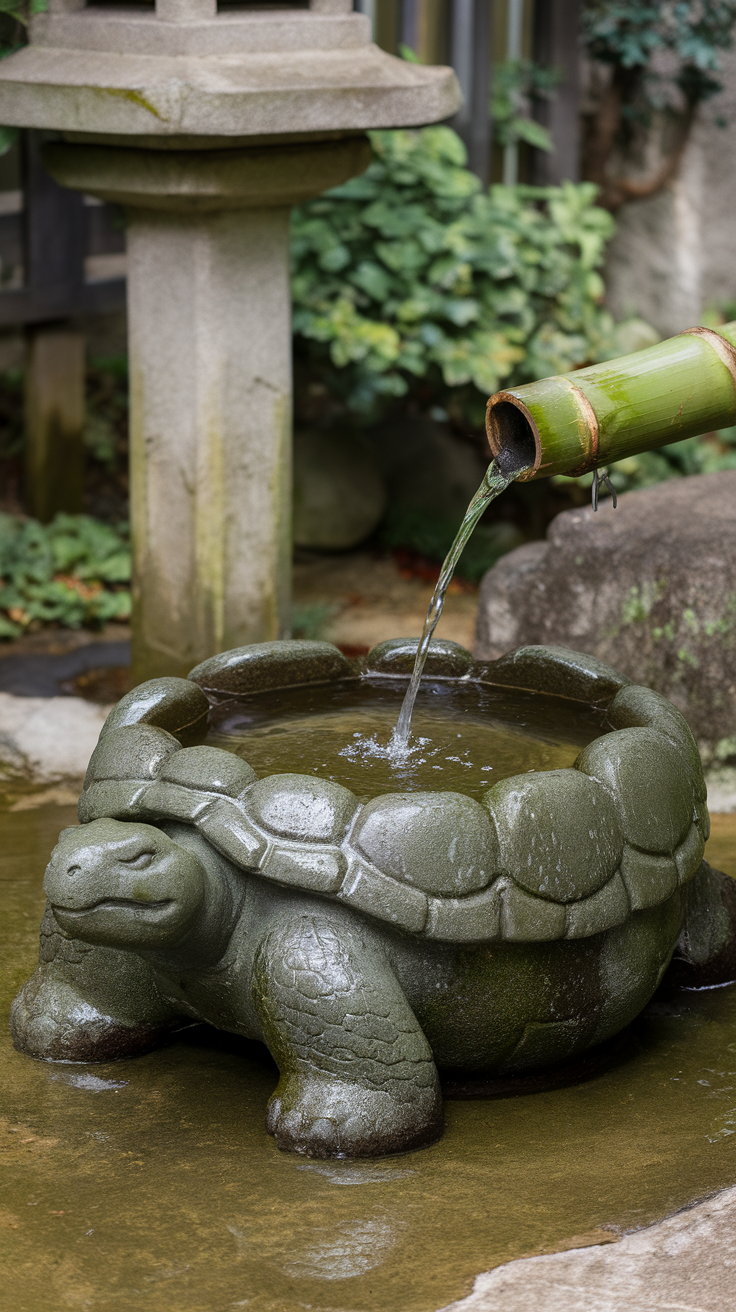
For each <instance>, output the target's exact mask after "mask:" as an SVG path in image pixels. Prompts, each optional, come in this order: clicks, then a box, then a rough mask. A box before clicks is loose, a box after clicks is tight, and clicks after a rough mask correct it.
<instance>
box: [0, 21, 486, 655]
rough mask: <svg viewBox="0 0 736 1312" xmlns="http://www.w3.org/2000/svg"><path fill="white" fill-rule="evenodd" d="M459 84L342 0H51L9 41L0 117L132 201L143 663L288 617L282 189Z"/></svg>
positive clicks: (90, 182)
mask: <svg viewBox="0 0 736 1312" xmlns="http://www.w3.org/2000/svg"><path fill="white" fill-rule="evenodd" d="M459 103H460V97H459V92H458V88H457V83H456V80H455V77H454V74H453V72H452V70H451V69H449V68H431V67H424V66H421V65H418V64H413V63H409V62H405V61H403V60H399V59H395V58H393V57H392V56H390V55H388V54H386V53H385V52H383V51H382V50H380V49H379V48H378V47H377V46H375V45H374V44H372V43H371V41H370V34H369V25H368V20H367V18H365V17H364V16H363V15H361V14H356V13H352V12H351V7H350V0H311V4H310V5H309V6H307V5H304V4H301V5H297V4H295V5H293V6H292V5H288V4H284V5H279V6H275V5H274V6H265V5H264V6H263V7H256V6H255V5H252V4H246V5H243V6H242V7H235V6H232V5H230V4H228V5H227V7H223V8H222V9H221V10H219V12H218V9H217V7H216V3H215V0H156V5H155V8H154V7H153V5H151V7H150V9H149V8H143V7H141V8H132V7H131V8H123V7H122V6H119V5H117V4H108V5H106V6H105V7H88V8H83V7H82V6H81V5H80V4H79V3H78V0H50V4H49V10H48V12H47V13H44V14H40V15H38V16H37V17H36V18H35V19H34V20H33V24H32V28H31V40H30V44H29V45H28V46H27V47H26V48H24V49H23V50H21V51H19V52H18V53H17V54H15V55H12V56H11V57H10V58H8V59H5V60H3V61H2V63H0V123H4V124H9V125H18V126H22V127H31V128H46V129H54V130H55V131H56V132H57V133H58V134H59V139H58V140H54V141H52V142H50V143H49V145H48V146H47V147H46V153H45V162H46V166H47V168H48V169H49V171H50V172H51V173H52V175H53V176H54V177H55V178H56V179H57V181H59V182H61V183H63V184H64V185H66V186H68V187H72V188H75V189H77V190H80V191H83V192H86V193H88V194H91V195H93V196H98V197H100V198H102V199H104V200H109V201H115V202H118V203H120V204H122V205H124V206H125V208H126V212H127V221H128V229H127V232H128V318H129V360H130V402H131V484H130V486H131V519H132V531H133V561H134V563H133V591H134V609H133V634H134V637H133V667H134V675H135V678H136V679H137V680H138V679H144V678H150V677H153V676H155V675H160V674H183V673H186V671H187V670H188V669H190V668H191V666H192V665H194V664H196V663H197V662H198V661H200V660H202V659H204V658H205V657H207V656H209V655H211V654H212V653H213V652H216V651H220V650H223V649H226V648H230V647H236V646H239V645H241V644H243V643H247V642H254V641H259V640H262V639H269V638H275V637H279V636H283V635H285V634H288V631H289V610H290V515H291V492H290V488H291V331H290V298H289V283H288V228H289V209H290V206H292V205H294V204H296V203H299V202H301V201H304V200H306V199H308V198H309V197H311V196H315V195H318V194H319V193H320V192H322V191H324V190H325V189H326V188H328V187H332V186H335V185H337V184H338V183H340V182H343V181H345V180H346V179H347V178H349V177H351V176H352V175H354V174H356V173H359V172H361V171H362V169H364V168H365V166H366V164H367V163H368V160H369V148H368V143H367V139H366V136H365V131H366V129H368V128H377V127H398V126H411V125H419V124H423V123H430V122H436V121H438V120H441V119H444V118H447V117H448V116H449V115H451V114H453V113H454V112H455V111H456V110H457V108H458V106H459Z"/></svg>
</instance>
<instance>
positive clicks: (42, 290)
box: [23, 132, 86, 523]
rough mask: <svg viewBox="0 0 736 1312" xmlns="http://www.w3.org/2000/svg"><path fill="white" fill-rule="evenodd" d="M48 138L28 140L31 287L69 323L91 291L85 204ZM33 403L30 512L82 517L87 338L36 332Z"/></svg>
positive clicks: (31, 347) (49, 329) (43, 329)
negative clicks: (49, 155) (59, 177)
mask: <svg viewBox="0 0 736 1312" xmlns="http://www.w3.org/2000/svg"><path fill="white" fill-rule="evenodd" d="M41 138H42V134H41V133H38V132H26V133H25V134H24V151H23V172H24V200H25V209H24V229H25V231H24V248H25V250H24V256H25V282H26V287H27V289H28V291H29V293H30V296H31V297H33V296H34V295H36V296H39V297H40V296H43V297H44V299H45V301H46V303H47V304H48V305H49V308H50V310H51V313H52V314H54V307H55V306H57V305H58V307H59V310H58V313H59V317H60V318H61V316H62V315H64V314H65V313H68V312H69V310H68V307H69V306H70V305H74V304H75V302H78V301H79V300H81V298H82V295H83V290H84V248H85V237H86V230H85V215H84V199H83V197H82V196H80V195H79V194H77V193H76V192H72V191H67V190H66V188H64V187H60V186H59V184H58V182H54V180H53V178H52V177H50V175H49V174H48V173H47V172H46V170H45V168H44V167H43V164H42V163H41ZM49 317H51V316H49ZM54 317H55V315H54ZM25 403H26V462H25V463H26V496H25V500H26V506H27V508H28V511H29V513H30V514H31V515H34V516H35V517H36V518H37V519H40V520H41V521H42V522H43V523H47V522H48V521H49V520H51V519H53V517H54V515H55V514H56V513H57V511H59V510H66V511H69V512H70V513H72V514H74V513H78V512H79V511H81V509H82V506H83V495H84V487H83V478H84V337H83V336H82V334H81V333H79V332H75V331H74V330H73V329H71V328H69V327H68V326H66V325H64V324H63V323H56V324H54V323H52V324H49V323H45V324H44V323H43V322H42V323H39V324H36V325H34V326H33V327H32V328H29V330H28V349H27V355H26V376H25Z"/></svg>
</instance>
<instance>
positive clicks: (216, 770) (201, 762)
mask: <svg viewBox="0 0 736 1312" xmlns="http://www.w3.org/2000/svg"><path fill="white" fill-rule="evenodd" d="M159 778H160V779H165V780H170V781H171V783H173V784H183V785H184V787H188V788H196V789H204V790H205V791H206V792H208V793H225V794H226V796H228V797H238V796H239V795H240V794H241V793H242V791H243V789H244V788H247V787H248V785H249V784H252V783H254V782H255V778H256V772H255V770H254V769H252V767H251V766H250V765H248V763H247V761H243V760H241V758H240V757H239V756H235V755H234V754H233V752H223V751H222V749H221V748H219V747H187V748H185V749H184V751H182V752H176V754H175V755H174V756H173V757H171V759H170V760H167V761H166V762H165V763H164V766H163V768H162V770H161V772H160V774H159Z"/></svg>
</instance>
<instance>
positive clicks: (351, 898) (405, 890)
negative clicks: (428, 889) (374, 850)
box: [337, 859, 429, 934]
mask: <svg viewBox="0 0 736 1312" xmlns="http://www.w3.org/2000/svg"><path fill="white" fill-rule="evenodd" d="M337 897H338V898H339V899H340V901H341V902H345V903H347V905H348V906H351V907H354V908H355V909H356V911H363V912H365V914H366V915H369V916H377V917H378V919H379V920H385V921H388V923H389V924H393V925H397V926H398V927H399V928H400V929H406V930H408V931H409V933H412V934H421V932H422V930H423V929H424V927H425V925H426V923H427V913H428V910H429V903H428V898H427V895H426V893H423V892H422V891H421V889H419V888H412V887H411V885H410V884H399V883H397V881H396V880H395V879H394V878H393V876H392V875H384V874H383V873H382V871H380V870H377V869H376V867H375V866H371V865H368V864H367V862H364V861H361V860H359V859H353V860H352V861H351V862H350V864H349V866H348V872H347V875H346V877H345V882H344V884H343V887H342V888H341V889H340V890H339V892H338V893H337Z"/></svg>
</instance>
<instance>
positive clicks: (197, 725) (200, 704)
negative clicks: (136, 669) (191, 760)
mask: <svg viewBox="0 0 736 1312" xmlns="http://www.w3.org/2000/svg"><path fill="white" fill-rule="evenodd" d="M208 712H209V702H208V701H207V698H206V697H205V695H204V693H203V692H202V689H201V688H198V687H197V685H196V683H192V682H191V681H190V680H188V679H174V678H162V679H148V680H147V681H146V682H145V683H139V684H138V686H137V687H136V688H133V690H132V692H129V693H127V694H126V696H125V697H121V699H120V701H119V702H118V703H117V705H116V706H114V707H113V709H112V710H111V711H110V714H109V715H108V717H107V719H106V720H105V724H104V726H103V729H102V733H103V734H106V733H109V732H110V730H111V729H122V728H124V726H126V725H130V724H153V725H156V726H157V727H158V728H159V729H166V730H167V732H168V733H171V734H173V735H174V737H175V738H178V740H179V742H180V743H181V744H182V745H183V746H184V747H191V746H192V745H193V744H195V743H200V742H201V741H202V739H203V738H204V736H205V734H206V732H207V715H208Z"/></svg>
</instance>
